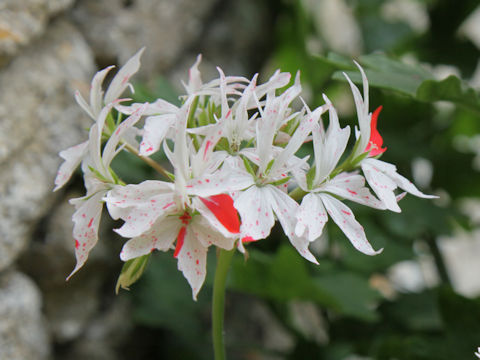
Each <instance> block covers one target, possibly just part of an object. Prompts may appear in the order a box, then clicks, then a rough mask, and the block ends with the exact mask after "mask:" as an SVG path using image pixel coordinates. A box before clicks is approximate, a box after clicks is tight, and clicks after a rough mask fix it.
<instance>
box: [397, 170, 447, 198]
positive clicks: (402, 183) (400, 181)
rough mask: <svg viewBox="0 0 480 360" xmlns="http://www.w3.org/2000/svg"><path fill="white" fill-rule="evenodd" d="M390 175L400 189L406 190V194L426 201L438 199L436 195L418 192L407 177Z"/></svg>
mask: <svg viewBox="0 0 480 360" xmlns="http://www.w3.org/2000/svg"><path fill="white" fill-rule="evenodd" d="M388 175H389V176H390V178H392V180H393V181H395V183H397V185H398V187H399V188H401V189H403V190H405V191H406V192H408V193H410V194H412V195H415V196H418V197H421V198H425V199H435V198H438V196H435V195H426V194H424V193H422V192H421V191H420V190H418V189H417V188H416V186H415V185H413V183H412V182H411V181H410V180H408V179H407V178H406V177H403V176H402V175H400V174H398V173H397V172H394V173H388Z"/></svg>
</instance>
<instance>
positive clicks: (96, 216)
mask: <svg viewBox="0 0 480 360" xmlns="http://www.w3.org/2000/svg"><path fill="white" fill-rule="evenodd" d="M111 107H112V104H110V105H109V106H107V107H105V108H104V109H102V111H101V112H100V115H99V117H98V119H97V122H96V123H95V124H94V125H93V126H92V127H91V129H90V134H89V141H88V154H87V157H86V158H85V159H84V160H83V164H82V170H83V172H84V174H85V175H84V177H85V187H86V188H87V194H86V195H85V196H84V197H81V198H77V199H72V200H70V202H71V203H72V204H74V205H75V209H76V211H75V213H74V214H73V217H72V219H73V222H74V227H73V237H74V239H75V256H76V259H77V264H76V266H75V269H74V270H73V271H72V273H71V274H70V275H69V276H68V278H70V277H71V276H72V275H73V274H74V273H75V272H77V271H78V270H79V269H80V268H81V267H82V266H83V264H85V262H86V261H87V258H88V254H89V253H90V250H92V249H93V247H94V246H95V245H96V243H97V240H98V226H99V224H100V217H101V215H102V208H103V202H102V198H103V197H104V196H105V194H106V193H107V191H108V190H110V188H111V187H112V186H113V184H115V179H114V178H113V176H112V173H111V172H110V164H111V162H112V160H113V158H114V157H115V155H116V154H117V153H118V152H119V151H120V150H121V147H120V148H117V146H118V143H119V142H120V140H121V137H122V135H123V134H124V133H125V131H127V130H128V129H129V128H131V127H132V126H134V125H135V123H137V122H138V120H140V117H141V115H142V108H140V109H139V110H137V112H135V113H133V114H132V115H131V116H129V117H128V118H127V119H125V121H123V122H122V123H121V124H120V125H119V126H118V127H117V128H116V130H115V131H114V133H113V134H112V136H111V137H110V139H109V140H108V141H107V143H106V145H105V147H104V148H103V152H102V151H101V137H102V133H101V130H100V129H102V128H103V123H104V121H105V118H106V117H107V115H108V113H109V112H110V110H111ZM68 278H67V279H68Z"/></svg>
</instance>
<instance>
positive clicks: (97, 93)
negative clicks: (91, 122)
mask: <svg viewBox="0 0 480 360" xmlns="http://www.w3.org/2000/svg"><path fill="white" fill-rule="evenodd" d="M113 68H114V66H109V67H107V68H105V69H103V70H101V71H99V72H97V73H96V74H95V76H94V77H93V80H92V84H91V85H90V106H91V109H92V113H93V115H94V119H95V118H96V117H97V116H98V115H99V114H100V111H102V107H103V105H104V104H103V91H102V84H103V80H104V79H105V76H106V75H107V74H108V73H109V72H110V70H111V69H113Z"/></svg>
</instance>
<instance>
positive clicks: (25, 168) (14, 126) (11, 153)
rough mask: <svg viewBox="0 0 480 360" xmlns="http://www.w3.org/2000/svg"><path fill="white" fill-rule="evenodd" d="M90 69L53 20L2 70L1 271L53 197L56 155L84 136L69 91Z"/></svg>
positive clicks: (70, 32)
mask: <svg viewBox="0 0 480 360" xmlns="http://www.w3.org/2000/svg"><path fill="white" fill-rule="evenodd" d="M93 72H94V64H93V56H92V55H91V52H90V50H89V47H88V46H87V44H86V43H85V41H84V40H83V38H82V36H81V35H80V34H79V33H78V32H77V31H76V30H75V28H74V27H72V26H71V25H68V24H67V23H64V22H56V23H54V24H52V25H51V27H50V29H49V31H48V32H47V33H46V34H45V37H44V38H43V39H42V40H41V41H38V42H36V43H35V44H32V46H29V47H28V48H27V49H25V51H23V52H22V54H21V55H19V56H18V57H16V58H15V59H14V60H13V61H12V62H11V63H10V64H9V66H7V67H6V68H4V69H3V71H2V72H1V73H0V198H1V199H2V201H1V202H0V271H1V270H3V269H5V268H6V267H8V266H9V265H10V264H11V263H12V262H13V261H14V260H15V259H16V257H17V256H18V254H19V253H20V252H21V250H22V249H23V248H24V247H25V245H26V243H27V238H28V236H29V234H30V233H31V230H32V228H33V225H34V223H35V222H36V221H38V220H39V218H41V217H42V216H43V215H44V214H45V211H46V210H47V209H48V206H49V204H50V203H51V201H52V199H54V196H53V195H52V193H51V191H52V188H53V185H52V184H53V179H54V177H55V173H56V170H57V167H58V165H59V163H60V160H61V159H60V158H59V157H58V152H59V151H60V150H62V149H64V148H66V147H68V146H71V145H73V144H76V143H79V142H80V141H82V140H83V138H84V137H85V132H84V127H85V126H87V125H88V123H85V122H84V120H86V119H85V118H84V116H83V114H82V113H81V110H80V109H79V107H78V106H77V105H76V104H75V102H74V99H73V93H74V89H75V88H85V87H87V88H88V84H89V81H90V78H91V76H92V74H93ZM82 119H84V120H82Z"/></svg>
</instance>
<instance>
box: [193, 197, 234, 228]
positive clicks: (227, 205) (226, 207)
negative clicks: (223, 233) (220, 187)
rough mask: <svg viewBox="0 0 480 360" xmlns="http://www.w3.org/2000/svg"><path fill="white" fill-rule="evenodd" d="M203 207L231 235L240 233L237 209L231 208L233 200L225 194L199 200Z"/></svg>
mask: <svg viewBox="0 0 480 360" xmlns="http://www.w3.org/2000/svg"><path fill="white" fill-rule="evenodd" d="M200 200H202V202H203V203H204V204H205V206H206V207H207V208H208V209H209V210H210V211H211V212H212V213H213V215H215V217H216V218H217V219H218V221H220V223H221V224H222V225H223V226H225V229H227V230H228V231H230V232H231V233H232V234H237V233H239V232H240V219H239V218H238V212H237V209H235V207H234V206H233V199H232V198H231V197H230V196H229V195H227V194H220V195H213V196H210V197H208V198H200Z"/></svg>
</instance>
